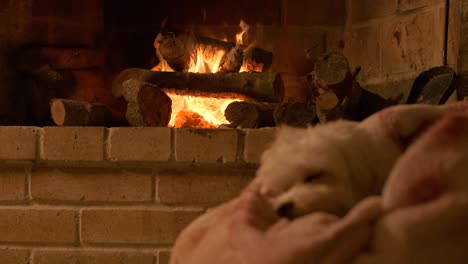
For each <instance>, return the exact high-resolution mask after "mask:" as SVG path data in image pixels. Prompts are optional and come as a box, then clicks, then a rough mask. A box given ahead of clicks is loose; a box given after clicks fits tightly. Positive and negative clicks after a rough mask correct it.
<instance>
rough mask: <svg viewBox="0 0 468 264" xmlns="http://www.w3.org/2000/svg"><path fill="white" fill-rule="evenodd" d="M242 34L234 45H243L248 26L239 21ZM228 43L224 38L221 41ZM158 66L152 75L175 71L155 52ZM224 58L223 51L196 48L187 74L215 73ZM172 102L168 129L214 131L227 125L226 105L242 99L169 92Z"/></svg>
mask: <svg viewBox="0 0 468 264" xmlns="http://www.w3.org/2000/svg"><path fill="white" fill-rule="evenodd" d="M239 26H240V27H241V30H242V31H241V32H240V33H239V34H237V35H236V44H237V45H244V43H245V42H244V40H245V38H246V33H247V32H248V30H249V25H248V24H246V23H245V22H244V21H242V20H241V22H240V25H239ZM224 41H227V38H225V39H224ZM157 55H158V58H159V59H160V61H161V63H160V64H159V65H157V66H156V67H154V68H153V70H154V71H170V72H173V71H174V70H173V69H171V67H170V66H169V65H168V63H167V62H166V61H165V60H164V59H162V56H160V54H159V52H158V51H157ZM224 55H225V51H223V50H216V51H213V50H211V49H206V47H203V46H200V47H196V52H195V53H194V55H192V56H191V58H190V64H189V65H190V66H189V69H188V72H193V73H216V72H218V71H219V66H220V64H221V61H222V59H223V57H224ZM240 71H241V72H243V71H249V68H248V67H247V66H244V65H243V66H242V68H241V70H240ZM165 92H166V94H167V95H168V96H169V97H170V98H171V100H172V114H171V120H170V122H169V126H170V127H176V128H180V127H192V128H217V127H219V126H220V125H222V124H229V122H228V121H227V120H226V118H225V116H224V111H225V110H226V108H227V107H228V105H229V104H231V103H233V102H237V101H243V100H244V99H245V98H243V97H241V96H230V97H223V98H216V97H206V96H191V95H178V94H176V93H174V92H172V91H165Z"/></svg>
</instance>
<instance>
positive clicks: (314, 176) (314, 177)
mask: <svg viewBox="0 0 468 264" xmlns="http://www.w3.org/2000/svg"><path fill="white" fill-rule="evenodd" d="M322 176H323V172H322V171H318V172H314V173H309V174H307V175H306V177H305V178H304V182H305V183H309V182H312V181H315V180H317V179H319V178H321V177H322Z"/></svg>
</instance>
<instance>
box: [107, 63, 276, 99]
mask: <svg viewBox="0 0 468 264" xmlns="http://www.w3.org/2000/svg"><path fill="white" fill-rule="evenodd" d="M129 79H135V80H139V81H141V82H146V83H149V84H152V85H155V86H157V87H160V88H161V89H168V90H171V89H172V90H175V91H177V93H178V94H181V95H207V96H213V94H216V95H217V96H219V97H223V96H224V95H226V94H231V95H232V94H239V95H245V96H248V97H252V98H254V99H256V100H258V101H265V102H279V101H281V100H282V99H283V97H284V86H283V81H282V79H281V76H280V74H278V73H273V72H263V73H257V72H241V73H215V74H203V73H184V72H155V71H148V70H143V69H135V68H132V69H126V70H124V71H122V72H121V73H120V74H119V75H118V76H117V77H116V78H115V80H114V83H113V85H112V93H113V94H114V96H116V97H121V96H124V94H125V93H126V88H125V87H124V86H123V85H122V83H123V82H125V81H126V80H129Z"/></svg>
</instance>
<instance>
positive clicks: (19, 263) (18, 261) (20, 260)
mask: <svg viewBox="0 0 468 264" xmlns="http://www.w3.org/2000/svg"><path fill="white" fill-rule="evenodd" d="M29 254H30V253H29V250H24V249H10V248H2V249H0V263H2V264H30V263H29Z"/></svg>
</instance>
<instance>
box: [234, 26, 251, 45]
mask: <svg viewBox="0 0 468 264" xmlns="http://www.w3.org/2000/svg"><path fill="white" fill-rule="evenodd" d="M239 26H240V28H241V30H242V32H240V33H239V34H236V44H237V45H244V35H245V34H246V33H247V32H248V31H249V29H250V26H249V25H248V24H247V23H245V22H244V20H241V22H240V24H239Z"/></svg>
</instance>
